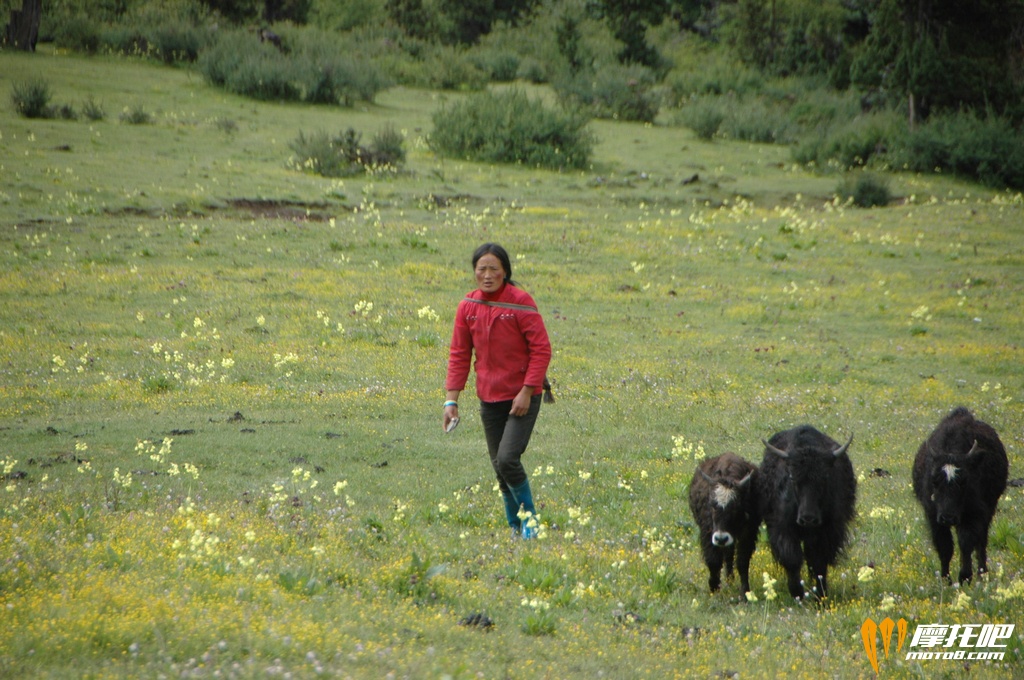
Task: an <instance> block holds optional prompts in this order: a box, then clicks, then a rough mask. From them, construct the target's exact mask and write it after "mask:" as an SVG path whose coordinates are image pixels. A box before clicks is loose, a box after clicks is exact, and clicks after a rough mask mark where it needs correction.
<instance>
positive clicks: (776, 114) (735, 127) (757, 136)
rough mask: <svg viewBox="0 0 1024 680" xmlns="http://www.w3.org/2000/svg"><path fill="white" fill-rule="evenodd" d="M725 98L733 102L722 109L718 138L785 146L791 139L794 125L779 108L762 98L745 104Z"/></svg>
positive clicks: (793, 138) (792, 139)
mask: <svg viewBox="0 0 1024 680" xmlns="http://www.w3.org/2000/svg"><path fill="white" fill-rule="evenodd" d="M728 99H729V100H730V101H731V102H733V103H732V105H729V103H728V102H727V103H725V105H724V106H723V112H724V113H725V118H724V120H723V121H722V123H721V125H720V127H719V132H720V133H721V135H722V136H724V137H728V138H730V139H741V140H743V141H747V142H757V143H760V144H789V143H790V142H792V141H794V140H795V138H796V136H797V133H796V124H795V123H793V122H792V121H791V120H790V117H789V115H788V114H787V112H786V111H785V110H784V109H783V107H781V106H778V105H775V106H773V105H771V104H769V103H766V102H765V101H764V100H763V99H762V98H757V99H754V100H753V101H750V102H746V103H741V102H738V101H736V100H735V99H734V98H731V97H730V98H728Z"/></svg>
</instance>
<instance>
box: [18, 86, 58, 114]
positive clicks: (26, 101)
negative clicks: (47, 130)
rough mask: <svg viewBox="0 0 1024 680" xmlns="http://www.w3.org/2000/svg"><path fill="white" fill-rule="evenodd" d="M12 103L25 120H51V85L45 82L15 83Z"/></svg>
mask: <svg viewBox="0 0 1024 680" xmlns="http://www.w3.org/2000/svg"><path fill="white" fill-rule="evenodd" d="M11 103H13V104H14V110H15V111H17V113H18V115H19V116H24V117H25V118H51V117H52V116H53V113H52V110H51V108H50V85H49V83H47V82H46V81H44V80H33V81H29V82H25V83H15V84H14V88H13V89H12V91H11Z"/></svg>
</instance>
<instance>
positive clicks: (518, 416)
mask: <svg viewBox="0 0 1024 680" xmlns="http://www.w3.org/2000/svg"><path fill="white" fill-rule="evenodd" d="M473 271H474V273H475V275H476V284H477V290H475V291H473V292H472V293H470V294H469V295H467V296H466V298H465V299H464V300H462V302H460V303H459V308H458V310H457V311H456V313H455V330H454V331H453V332H452V344H451V349H450V352H449V357H448V376H447V378H446V380H445V389H446V390H447V400H446V401H445V403H444V421H443V425H444V428H445V430H448V429H449V428H450V427H454V425H453V423H457V422H458V417H459V403H458V401H459V394H460V393H461V392H462V390H463V389H464V388H465V386H466V379H467V378H468V377H469V369H470V364H471V363H472V355H473V353H474V352H475V353H476V365H475V369H476V394H477V397H478V398H479V399H480V417H481V419H482V420H483V424H484V433H485V435H486V437H487V451H488V453H489V454H490V456H491V465H492V466H493V467H494V472H495V473H496V474H497V476H498V486H499V488H500V489H501V495H502V497H503V498H504V500H505V518H506V519H507V520H508V525H509V526H510V527H512V529H513V531H514V532H515V533H516V534H517V535H518V534H521V535H522V536H523V538H533V537H534V536H535V535H536V522H529V521H523V518H530V517H532V516H533V514H534V513H535V508H534V505H533V494H532V493H531V492H530V482H529V480H528V479H527V477H526V470H525V469H523V464H522V462H520V458H521V457H522V455H523V452H524V451H526V445H527V444H528V443H529V442H530V435H531V434H532V433H533V425H534V423H536V422H537V414H539V413H540V403H541V390H542V388H543V387H544V386H545V382H546V381H545V379H544V377H545V374H546V373H547V369H548V363H549V362H550V361H551V343H550V342H549V341H548V332H547V330H546V329H545V328H544V320H543V319H542V318H541V315H540V313H539V312H538V311H537V305H536V303H534V301H533V298H532V297H530V295H529V294H528V293H527V292H526V291H524V290H522V289H521V288H518V287H517V286H516V284H515V283H514V282H513V281H512V263H511V262H510V261H509V258H508V253H507V252H506V251H505V249H504V248H502V247H501V246H499V245H497V244H495V243H485V244H483V245H482V246H480V247H479V248H477V249H476V252H474V253H473Z"/></svg>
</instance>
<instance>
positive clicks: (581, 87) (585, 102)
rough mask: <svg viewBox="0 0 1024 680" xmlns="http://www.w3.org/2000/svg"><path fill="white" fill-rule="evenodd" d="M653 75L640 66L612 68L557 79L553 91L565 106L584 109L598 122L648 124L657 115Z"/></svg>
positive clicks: (658, 102) (657, 98) (657, 101)
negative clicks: (615, 121) (624, 121)
mask: <svg viewBox="0 0 1024 680" xmlns="http://www.w3.org/2000/svg"><path fill="white" fill-rule="evenodd" d="M654 82H655V79H654V74H653V73H652V72H651V71H650V69H647V68H644V67H642V66H612V67H607V68H602V69H599V70H598V72H597V73H596V74H591V73H589V71H584V72H581V73H578V74H576V75H575V76H568V77H563V78H561V79H559V81H558V82H557V83H556V84H555V90H556V91H557V92H558V95H559V98H560V99H561V100H562V101H563V103H565V104H566V105H568V106H579V105H582V106H585V107H587V108H589V109H590V111H591V113H592V114H593V115H594V116H595V117H597V118H610V119H612V120H630V121H642V122H645V123H650V122H653V121H654V118H655V116H657V115H658V108H659V106H660V99H659V97H658V96H657V95H656V94H655V93H654V92H653V90H652V86H653V85H654Z"/></svg>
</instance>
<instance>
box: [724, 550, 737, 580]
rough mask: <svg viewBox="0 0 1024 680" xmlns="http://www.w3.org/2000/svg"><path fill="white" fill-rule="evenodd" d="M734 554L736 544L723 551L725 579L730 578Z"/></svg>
mask: <svg viewBox="0 0 1024 680" xmlns="http://www.w3.org/2000/svg"><path fill="white" fill-rule="evenodd" d="M735 554H736V544H735V543H734V544H733V545H730V546H729V547H728V548H726V549H725V577H726V578H727V579H731V578H732V558H733V555H735Z"/></svg>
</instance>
